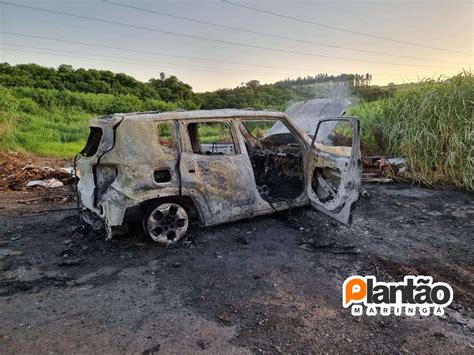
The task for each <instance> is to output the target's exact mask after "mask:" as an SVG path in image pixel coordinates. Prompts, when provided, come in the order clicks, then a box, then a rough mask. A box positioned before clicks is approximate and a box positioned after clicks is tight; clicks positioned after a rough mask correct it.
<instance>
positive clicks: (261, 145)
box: [240, 120, 304, 202]
mask: <svg viewBox="0 0 474 355" xmlns="http://www.w3.org/2000/svg"><path fill="white" fill-rule="evenodd" d="M276 124H283V122H282V121H279V120H242V122H241V124H240V131H241V133H242V135H243V137H244V141H245V146H246V147H247V152H248V154H249V158H250V161H251V163H252V168H253V171H254V176H255V183H256V185H257V189H258V191H259V193H260V196H261V197H262V198H263V199H264V200H265V201H270V202H271V201H277V200H293V199H295V198H297V197H299V196H300V195H301V194H302V193H303V191H304V177H303V151H302V148H301V145H300V144H299V143H298V141H297V139H296V138H295V137H294V135H293V134H292V133H291V132H290V131H289V130H288V132H287V133H283V134H276V135H270V136H269V135H268V134H267V133H268V132H269V131H270V129H271V128H272V127H273V126H274V125H276Z"/></svg>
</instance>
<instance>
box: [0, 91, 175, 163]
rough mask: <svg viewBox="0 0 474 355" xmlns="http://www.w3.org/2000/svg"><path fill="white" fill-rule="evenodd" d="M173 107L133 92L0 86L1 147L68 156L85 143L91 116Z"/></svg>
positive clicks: (50, 155)
mask: <svg viewBox="0 0 474 355" xmlns="http://www.w3.org/2000/svg"><path fill="white" fill-rule="evenodd" d="M176 108H177V104H176V103H168V102H165V101H161V100H157V99H145V100H140V99H139V98H137V97H136V96H133V95H110V94H90V93H77V92H70V91H68V90H63V91H59V90H55V89H33V88H10V89H9V88H1V87H0V139H1V141H0V147H1V148H2V149H7V150H15V151H24V152H29V153H33V154H36V155H39V156H49V157H71V156H74V154H76V153H77V152H78V151H80V150H81V149H82V147H83V146H84V143H85V141H86V139H87V133H88V130H87V125H88V122H89V119H90V118H92V117H96V116H100V115H105V114H108V113H110V112H134V111H148V110H161V111H169V110H175V109H176Z"/></svg>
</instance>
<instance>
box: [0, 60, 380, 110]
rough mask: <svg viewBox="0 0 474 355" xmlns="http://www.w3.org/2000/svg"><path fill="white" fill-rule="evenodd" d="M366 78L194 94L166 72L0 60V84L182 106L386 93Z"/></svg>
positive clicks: (317, 78) (270, 105)
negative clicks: (141, 75) (149, 74)
mask: <svg viewBox="0 0 474 355" xmlns="http://www.w3.org/2000/svg"><path fill="white" fill-rule="evenodd" d="M371 79H372V76H371V75H370V74H369V73H367V74H340V75H329V74H317V75H314V76H306V77H298V78H296V79H290V78H287V79H285V80H282V81H278V82H276V83H274V84H261V83H260V82H259V81H258V80H251V81H248V82H246V83H242V84H241V85H239V86H237V87H235V88H232V89H219V90H215V91H210V92H205V93H195V92H194V91H193V89H192V87H191V86H190V85H189V84H187V83H184V82H183V81H181V80H179V79H178V78H177V77H176V76H174V75H172V76H166V75H165V73H160V76H159V77H158V78H151V79H149V80H148V81H147V82H141V81H139V80H137V79H135V78H133V77H132V76H129V75H126V74H123V73H113V72H111V71H108V70H97V69H83V68H79V69H74V68H73V67H72V66H71V65H67V64H62V65H60V66H59V67H58V68H48V67H44V66H40V65H38V64H18V65H10V64H8V63H0V87H5V88H32V89H54V90H58V91H70V92H79V93H93V94H110V95H114V96H118V97H126V96H134V97H136V98H137V99H139V100H141V101H145V100H146V101H147V102H161V101H164V102H166V103H174V104H176V106H177V107H180V108H184V109H198V108H202V109H218V108H231V107H232V108H247V107H252V108H255V109H275V110H284V109H285V108H286V107H287V106H288V105H290V104H291V103H293V102H297V101H301V100H309V99H313V98H324V97H334V96H340V95H342V96H344V97H348V96H350V95H357V96H360V97H362V99H368V100H373V99H377V98H379V97H380V96H387V95H386V94H387V92H380V90H377V89H375V92H374V88H373V87H370V81H371ZM341 88H343V90H341ZM364 95H366V96H367V97H364ZM153 100H155V101H153Z"/></svg>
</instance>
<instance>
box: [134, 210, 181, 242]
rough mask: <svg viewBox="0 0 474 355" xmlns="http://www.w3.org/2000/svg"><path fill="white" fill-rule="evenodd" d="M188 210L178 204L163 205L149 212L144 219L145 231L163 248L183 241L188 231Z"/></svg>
mask: <svg viewBox="0 0 474 355" xmlns="http://www.w3.org/2000/svg"><path fill="white" fill-rule="evenodd" d="M188 225H189V218H188V214H187V213H186V210H185V209H184V208H183V207H182V206H180V205H178V204H176V203H169V202H167V203H162V204H159V205H156V206H154V207H153V208H151V209H150V210H149V213H147V214H146V216H145V218H144V219H143V229H144V230H145V232H146V233H147V234H148V235H149V236H150V237H151V239H153V240H154V241H155V242H157V243H158V244H160V245H161V246H169V245H171V244H174V243H176V242H178V241H179V240H180V239H182V238H183V237H184V236H185V234H186V231H187V230H188Z"/></svg>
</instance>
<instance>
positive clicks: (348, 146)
mask: <svg viewBox="0 0 474 355" xmlns="http://www.w3.org/2000/svg"><path fill="white" fill-rule="evenodd" d="M275 124H278V125H283V126H284V127H285V128H286V129H287V130H288V132H289V134H290V135H291V139H289V140H288V139H286V140H284V141H283V142H281V141H279V140H275V139H272V136H267V135H266V133H267V132H268V131H269V130H270V129H271V128H272V127H274V126H275ZM320 132H323V133H321V134H320ZM76 163H77V167H78V169H79V171H80V180H79V183H78V194H79V199H80V202H81V203H82V205H83V211H84V219H85V220H87V221H89V222H91V223H92V222H94V223H95V222H96V221H95V217H98V218H99V220H102V221H103V222H104V224H105V227H106V229H107V233H108V236H109V237H111V236H112V235H114V234H115V233H116V232H118V231H121V230H123V228H124V226H127V225H130V224H131V223H135V224H138V225H140V226H142V228H143V231H144V233H145V234H147V235H148V236H150V237H151V238H152V239H153V240H155V241H156V242H158V243H159V244H160V245H164V246H167V245H170V244H173V243H176V242H177V241H179V240H180V239H181V238H183V237H184V235H185V234H186V231H187V229H188V226H189V224H190V223H191V222H193V221H196V222H198V223H200V224H201V225H203V226H211V225H216V224H221V223H226V222H231V221H237V220H240V219H243V218H249V217H253V216H258V215H263V214H268V213H272V212H275V211H281V210H285V209H288V208H293V207H298V206H303V205H311V206H313V207H314V208H315V209H317V210H319V211H321V212H323V213H325V214H327V215H328V216H330V217H332V218H334V219H336V220H338V221H340V222H342V223H345V224H348V223H350V220H351V216H352V213H353V209H354V207H355V204H356V202H357V200H358V198H359V189H360V186H361V177H362V170H361V169H362V163H361V157H360V128H359V120H358V119H357V118H351V117H340V118H324V119H320V120H319V122H318V124H317V128H316V131H315V132H314V134H313V136H312V137H310V136H309V135H308V134H306V133H305V132H303V131H302V130H301V129H300V128H298V127H297V126H296V125H295V124H294V123H293V122H292V121H291V120H290V119H289V118H288V116H287V115H285V114H284V113H281V112H268V111H253V110H235V109H229V110H209V111H173V112H162V113H160V112H144V113H127V114H114V115H110V116H105V117H101V118H98V119H95V120H93V121H92V123H91V124H90V134H89V138H88V140H87V143H86V146H85V148H84V149H83V150H82V152H81V153H79V154H78V156H77V158H76ZM94 216H95V217H94ZM137 222H138V223H137Z"/></svg>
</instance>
